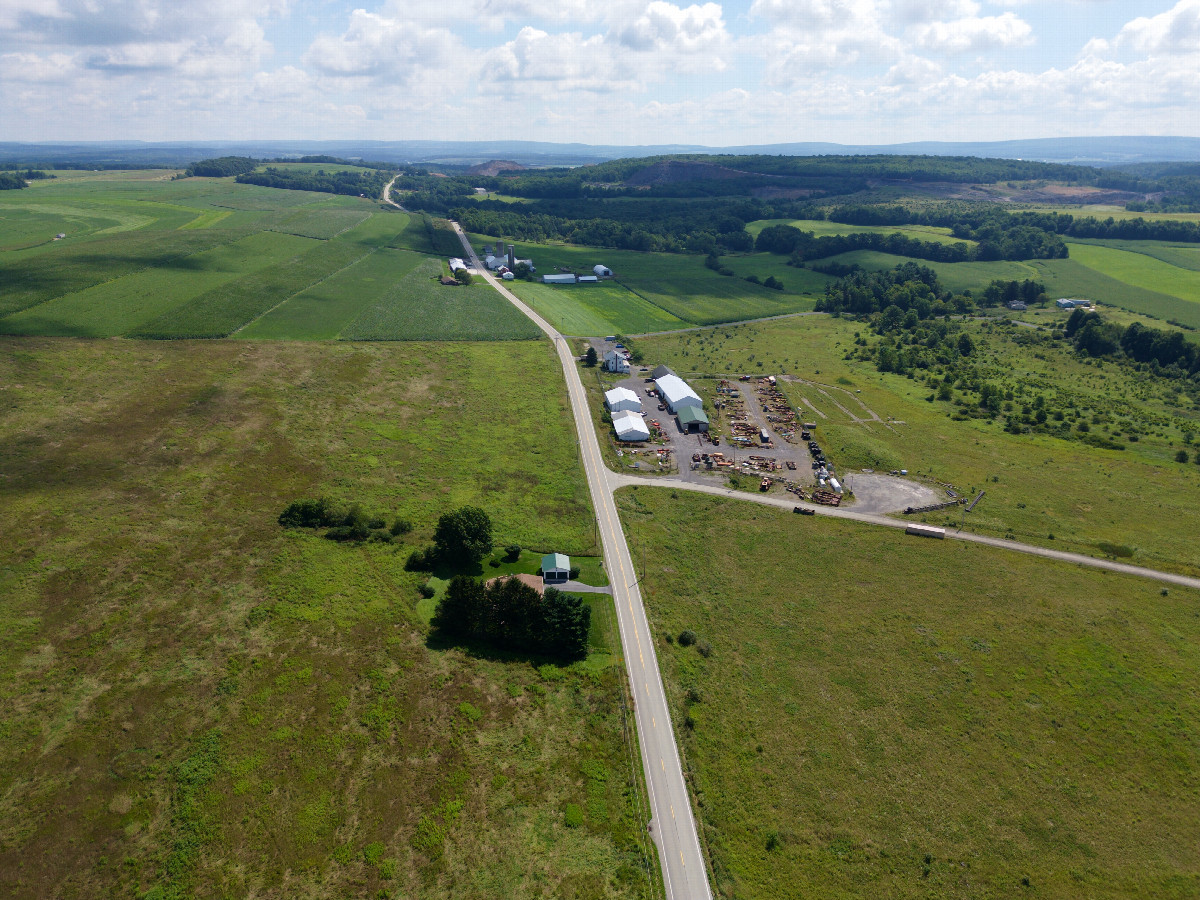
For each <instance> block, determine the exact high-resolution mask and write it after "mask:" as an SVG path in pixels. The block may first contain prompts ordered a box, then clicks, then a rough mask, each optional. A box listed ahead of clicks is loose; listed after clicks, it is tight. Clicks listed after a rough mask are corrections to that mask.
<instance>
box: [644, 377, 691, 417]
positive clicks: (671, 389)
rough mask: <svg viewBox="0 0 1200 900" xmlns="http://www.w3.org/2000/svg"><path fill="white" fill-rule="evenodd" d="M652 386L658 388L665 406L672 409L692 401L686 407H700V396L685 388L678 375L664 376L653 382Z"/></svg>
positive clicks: (685, 385) (685, 383)
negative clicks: (665, 403) (665, 402)
mask: <svg viewBox="0 0 1200 900" xmlns="http://www.w3.org/2000/svg"><path fill="white" fill-rule="evenodd" d="M654 386H655V387H657V388H658V392H659V393H660V394H662V398H663V399H664V400H666V401H667V406H670V407H671V408H672V409H674V408H675V407H676V406H678V405H679V404H680V403H686V401H689V400H691V401H694V402H693V403H687V404H686V405H688V406H693V405H694V406H700V405H701V400H700V395H699V394H697V393H696V392H695V391H693V390H692V389H691V388H690V387H688V386H687V382H685V381H684V380H683V379H682V378H680V377H679V376H678V375H664V376H663V377H662V378H660V379H658V380H657V381H656V382H654Z"/></svg>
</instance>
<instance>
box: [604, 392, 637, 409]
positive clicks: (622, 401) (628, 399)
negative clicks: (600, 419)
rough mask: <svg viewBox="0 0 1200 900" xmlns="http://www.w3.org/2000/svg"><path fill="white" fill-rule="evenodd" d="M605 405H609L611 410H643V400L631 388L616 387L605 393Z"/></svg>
mask: <svg viewBox="0 0 1200 900" xmlns="http://www.w3.org/2000/svg"><path fill="white" fill-rule="evenodd" d="M604 405H605V406H607V407H608V411H609V412H614V413H615V412H621V411H622V410H626V409H628V410H632V411H633V412H635V413H640V412H641V411H642V401H641V400H640V399H638V395H637V394H635V393H634V392H633V391H631V390H630V389H629V388H623V387H615V388H613V389H612V390H611V391H608V392H607V393H606V394H605V395H604Z"/></svg>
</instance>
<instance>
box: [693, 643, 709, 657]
mask: <svg viewBox="0 0 1200 900" xmlns="http://www.w3.org/2000/svg"><path fill="white" fill-rule="evenodd" d="M696 652H697V653H699V654H700V655H701V656H703V657H704V658H705V659H708V658H709V657H710V656H712V644H710V643H709V642H708V641H701V642H700V643H699V644H697V645H696Z"/></svg>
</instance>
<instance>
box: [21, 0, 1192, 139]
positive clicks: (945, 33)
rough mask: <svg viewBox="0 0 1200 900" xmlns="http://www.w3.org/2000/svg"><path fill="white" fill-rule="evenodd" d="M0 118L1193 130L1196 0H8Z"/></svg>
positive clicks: (443, 131) (35, 126) (938, 131)
mask: <svg viewBox="0 0 1200 900" xmlns="http://www.w3.org/2000/svg"><path fill="white" fill-rule="evenodd" d="M0 84H3V87H4V89H3V91H0V139H5V140H108V139H140V140H207V139H254V138H264V139H266V138H271V139H285V138H292V139H317V140H320V139H339V138H369V139H380V140H415V139H437V140H478V139H528V140H550V141H581V142H586V143H606V144H658V143H698V144H708V145H713V146H721V145H731V144H746V143H774V142H783V141H834V142H843V143H867V142H869V143H891V142H897V141H908V140H1000V139H1007V138H1026V137H1056V136H1068V135H1110V134H1176V135H1188V136H1200V112H1197V111H1198V110H1200V0H1178V2H1170V0H1167V2H1163V0H1141V2H1120V0H1055V2H1048V0H740V2H725V3H717V2H700V3H688V2H687V0H682V2H673V0H607V2H603V3H601V2H596V0H556V2H541V0H438V2H433V0H383V2H375V3H367V2H362V0H360V2H357V3H355V2H341V0H206V2H204V3H198V2H191V0H3V3H0Z"/></svg>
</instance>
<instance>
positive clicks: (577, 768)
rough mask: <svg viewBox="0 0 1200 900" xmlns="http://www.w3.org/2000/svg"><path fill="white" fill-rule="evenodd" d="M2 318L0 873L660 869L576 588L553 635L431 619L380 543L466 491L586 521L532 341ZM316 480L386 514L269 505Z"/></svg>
mask: <svg viewBox="0 0 1200 900" xmlns="http://www.w3.org/2000/svg"><path fill="white" fill-rule="evenodd" d="M3 344H4V346H3V349H2V352H0V408H3V410H4V416H3V418H2V419H0V443H2V445H3V447H4V448H5V452H4V458H5V473H4V474H5V475H6V476H7V477H4V478H2V479H0V518H2V519H3V520H4V521H5V522H10V523H20V527H19V529H13V530H11V533H10V534H9V537H8V540H6V542H5V545H4V548H3V549H0V591H2V592H3V596H4V598H5V602H4V604H3V609H2V610H0V675H2V677H0V772H2V773H3V774H0V796H2V797H4V817H3V826H2V828H0V834H2V836H3V840H2V841H0V893H4V894H6V895H13V896H76V897H98V896H125V897H128V896H136V897H143V896H145V897H171V896H210V895H211V896H238V897H243V896H259V897H296V896H321V895H325V896H331V897H334V896H336V897H348V896H372V897H375V896H381V895H383V896H406V897H416V896H420V897H430V898H480V900H491V898H494V897H534V896H537V897H541V896H575V897H584V896H594V897H606V898H627V897H628V898H632V897H647V898H648V897H651V896H656V895H657V894H656V893H655V891H656V889H655V888H653V887H652V884H654V883H655V882H656V879H657V874H656V873H657V871H658V863H657V860H656V859H655V857H654V856H653V849H652V846H651V845H650V843H649V842H648V840H647V836H646V834H645V827H644V823H645V821H646V819H647V817H648V813H647V812H646V808H645V800H644V789H643V788H642V786H641V776H640V772H641V769H640V761H639V760H638V758H637V755H636V747H637V739H636V735H634V734H632V733H631V732H629V731H628V730H627V726H628V721H629V720H628V719H627V717H626V716H625V715H624V714H623V712H622V709H623V708H627V704H625V705H624V707H623V704H622V696H623V692H624V688H623V685H622V679H621V669H620V668H619V667H617V666H612V665H608V664H607V663H606V661H607V662H611V661H612V656H611V652H610V648H612V647H614V646H615V644H613V643H612V642H611V637H610V636H609V633H608V632H605V631H603V627H604V621H605V620H604V617H603V615H601V616H600V617H599V619H598V621H599V624H600V626H601V629H602V630H601V632H600V633H598V635H597V642H598V643H604V644H605V647H604V648H600V647H598V648H597V653H596V654H593V659H592V660H590V661H589V662H588V663H583V664H576V665H573V666H570V667H567V668H558V667H555V666H540V667H537V666H534V665H531V664H530V662H528V661H521V660H508V659H503V658H494V657H485V656H477V655H473V654H469V653H466V652H463V651H461V650H458V649H454V648H442V647H440V646H437V645H436V644H435V643H430V642H429V641H428V640H427V639H428V635H427V631H426V626H425V625H424V624H423V623H422V621H421V619H420V617H419V615H418V612H417V603H418V601H419V599H420V598H419V594H418V587H419V585H420V584H421V582H422V581H423V580H424V578H425V576H424V575H423V574H421V573H415V572H408V571H406V570H405V566H404V562H405V559H406V558H407V556H408V554H409V552H410V551H411V550H412V549H414V548H416V547H420V546H423V545H424V544H426V543H427V542H428V541H429V540H430V538H431V535H432V531H433V528H434V525H435V523H436V520H437V517H438V515H440V514H441V513H442V512H444V511H446V510H448V509H452V508H454V507H456V506H459V505H462V504H468V503H470V504H477V505H480V506H482V507H483V508H485V509H486V510H487V511H488V512H489V514H490V515H491V516H492V518H493V521H494V524H495V537H496V540H497V543H498V544H500V545H501V546H503V545H504V544H507V543H514V542H515V543H520V544H522V545H523V546H527V547H531V548H534V547H536V548H541V547H554V548H556V549H560V550H563V551H565V552H568V553H571V554H573V555H582V554H584V553H588V552H594V551H593V549H592V548H593V546H594V544H593V521H592V512H591V509H590V505H589V501H588V492H587V486H586V483H585V481H584V479H583V477H582V472H581V471H580V469H579V467H578V464H577V459H578V457H577V450H576V447H575V441H574V437H573V429H572V427H571V420H570V413H569V409H568V406H567V402H566V395H565V391H564V389H563V387H564V386H563V384H562V380H561V375H560V369H559V367H558V361H557V357H556V356H555V355H554V353H553V349H552V348H551V347H550V345H549V343H548V342H542V341H537V342H534V341H530V342H524V343H510V344H506V345H503V346H501V345H496V344H470V343H457V344H450V345H447V344H407V345H403V346H400V345H396V344H347V343H336V342H326V343H305V344H299V343H289V342H280V341H274V342H240V341H239V342H234V341H204V342H187V341H176V342H169V343H159V342H121V343H114V342H112V341H86V340H48V339H41V338H27V339H9V340H4V341H3ZM530 382H533V383H536V384H538V385H539V386H540V387H539V390H537V391H528V390H524V389H522V387H523V386H524V385H526V384H528V383H530ZM514 421H536V422H537V423H538V425H539V427H538V428H537V429H535V430H534V431H533V432H530V433H528V434H524V435H522V436H521V438H520V439H519V440H513V437H512V428H511V423H512V422H514ZM320 495H325V496H328V497H330V498H332V499H333V500H335V501H336V502H340V503H345V502H350V501H359V502H361V503H363V504H364V506H365V508H367V509H369V510H370V511H372V513H374V512H379V513H381V514H386V515H387V516H388V517H389V518H390V516H392V515H395V514H399V515H402V516H404V517H406V518H408V519H410V520H411V521H412V522H413V524H414V530H413V532H412V534H410V535H408V536H407V537H406V538H404V539H403V540H402V541H401V543H399V544H398V545H389V544H379V543H376V544H366V545H362V546H353V545H348V544H337V543H334V542H332V541H329V540H325V539H323V538H321V537H319V536H317V535H315V534H310V533H304V532H300V531H288V530H286V529H283V528H280V527H279V526H278V525H277V524H276V517H277V516H278V514H279V512H280V510H281V509H283V507H284V506H286V505H287V503H289V502H290V501H291V500H293V499H296V498H298V497H315V496H320ZM601 605H603V604H602V602H601ZM572 806H577V807H579V808H580V809H581V810H582V824H581V825H580V826H579V827H570V826H569V825H568V823H567V817H566V813H567V810H568V808H569V807H572Z"/></svg>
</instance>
